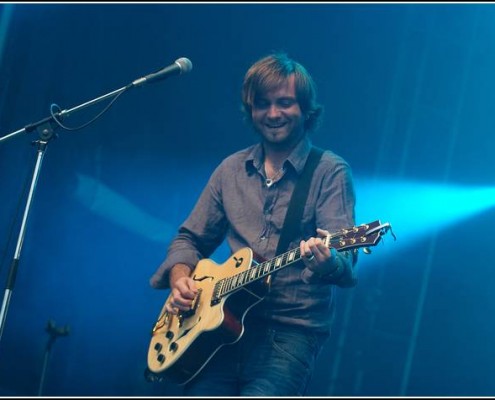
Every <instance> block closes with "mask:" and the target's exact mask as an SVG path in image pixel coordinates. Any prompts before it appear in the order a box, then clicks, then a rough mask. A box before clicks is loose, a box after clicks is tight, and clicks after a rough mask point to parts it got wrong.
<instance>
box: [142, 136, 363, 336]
mask: <svg viewBox="0 0 495 400" xmlns="http://www.w3.org/2000/svg"><path fill="white" fill-rule="evenodd" d="M310 149H311V141H310V140H309V139H308V138H307V137H305V138H304V139H303V140H301V142H300V143H299V144H298V145H297V146H296V148H295V149H294V150H293V152H292V153H291V154H290V156H289V157H288V159H287V160H286V162H285V164H284V170H285V172H284V174H283V175H282V177H281V178H280V179H279V180H278V181H277V182H275V183H273V184H272V185H270V186H267V184H266V176H265V172H264V163H263V160H264V154H263V148H262V146H261V144H256V145H253V146H250V147H248V148H246V149H244V150H241V151H238V152H236V153H234V154H232V155H231V156H229V157H227V158H226V159H225V160H223V162H221V164H220V165H219V166H218V167H217V168H216V169H215V171H214V172H213V174H212V175H211V177H210V179H209V181H208V183H207V185H206V187H205V188H204V190H203V192H202V193H201V196H200V198H199V200H198V202H197V203H196V205H195V207H194V209H193V210H192V212H191V214H190V215H189V217H188V218H187V219H186V221H185V222H184V223H183V224H182V225H181V227H180V228H179V233H178V234H177V236H176V237H175V239H174V240H173V241H172V243H171V244H170V246H169V248H168V254H167V258H166V259H165V261H164V262H163V263H162V264H161V265H160V267H159V268H158V270H157V271H156V272H155V274H154V275H153V277H152V278H151V284H152V286H153V287H155V288H166V287H168V285H169V283H168V277H169V272H170V269H171V268H172V267H173V266H174V265H175V264H177V263H184V264H188V265H189V266H191V267H194V266H195V265H196V264H197V263H198V261H199V260H200V259H202V258H207V257H209V256H210V255H211V254H212V253H213V252H214V251H215V249H216V248H217V247H218V246H219V245H220V244H221V243H222V242H223V240H224V239H226V240H227V243H228V245H229V247H230V249H231V251H232V253H234V252H236V251H237V250H239V249H240V248H243V247H250V248H251V249H252V250H253V252H254V254H255V255H258V256H260V257H263V259H264V260H268V259H271V258H273V257H275V256H277V254H275V252H276V248H277V244H278V240H279V237H280V233H281V230H282V227H283V224H284V219H285V215H286V211H287V208H288V205H289V201H290V198H291V195H292V192H293V190H294V187H295V184H296V182H297V178H298V176H299V175H300V174H301V172H302V170H303V167H304V164H305V162H306V159H307V157H308V155H309V152H310ZM354 207H355V192H354V186H353V181H352V174H351V170H350V167H349V165H348V164H347V163H346V161H345V160H343V159H342V158H341V157H339V156H338V155H336V154H335V153H333V152H331V151H329V150H326V151H325V152H324V153H323V155H322V157H321V160H320V161H319V164H318V165H317V167H316V169H315V171H314V174H313V178H312V182H311V185H310V189H309V192H308V194H307V201H306V205H305V208H304V212H303V216H302V221H301V226H302V232H303V237H302V238H301V237H300V238H296V239H295V240H293V241H292V243H291V245H290V247H289V249H292V248H296V247H298V246H299V242H300V240H301V239H308V238H309V237H311V236H316V228H317V227H318V228H322V229H326V230H328V231H330V232H331V233H332V232H335V231H337V230H339V229H342V228H349V227H352V226H353V225H354V223H355V222H354ZM289 249H288V250H289ZM332 253H333V256H334V257H333V260H334V261H333V262H334V263H335V265H336V266H337V265H340V267H341V268H343V271H344V273H343V274H339V278H338V279H337V280H335V279H334V280H328V279H324V278H321V277H320V276H319V275H318V274H314V273H313V272H311V271H310V270H309V269H307V268H306V267H305V266H304V264H303V263H302V262H300V261H299V262H296V263H293V264H291V265H289V266H287V268H284V269H281V270H278V271H276V272H274V273H273V274H272V275H271V289H270V292H269V293H268V295H267V296H266V297H265V299H264V300H263V301H262V302H261V303H260V304H258V305H257V306H255V307H253V309H252V310H250V312H249V313H250V314H254V315H255V316H256V315H257V316H259V317H261V318H267V319H270V320H273V321H276V322H280V323H286V324H291V325H296V326H301V327H308V328H313V329H315V330H316V331H324V332H328V331H329V329H330V324H331V321H332V317H333V309H334V305H333V301H332V300H333V288H334V286H335V285H338V286H342V287H350V286H354V285H355V284H356V282H357V279H356V274H355V271H354V265H355V263H356V258H357V256H356V254H355V253H354V252H353V251H340V252H337V251H335V249H332ZM263 259H262V260H260V261H263Z"/></svg>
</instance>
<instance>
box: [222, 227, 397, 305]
mask: <svg viewBox="0 0 495 400" xmlns="http://www.w3.org/2000/svg"><path fill="white" fill-rule="evenodd" d="M390 228H391V226H390V224H389V223H388V222H386V223H384V224H382V223H381V222H380V220H376V221H373V222H371V223H368V224H362V225H359V226H354V227H352V228H347V229H341V230H340V231H337V232H335V233H331V234H329V235H327V236H326V237H325V238H323V243H324V244H325V246H326V247H327V248H334V249H336V250H337V251H342V250H347V249H352V248H358V247H367V246H370V245H371V246H374V245H376V243H378V241H379V240H380V237H381V236H382V235H383V234H385V233H386V232H387V231H388V230H389V229H390ZM394 238H395V236H394ZM300 259H301V250H300V248H299V247H297V248H295V249H292V250H289V251H287V252H286V253H283V254H280V255H279V256H277V257H275V258H272V259H271V260H268V261H264V262H262V263H261V264H256V265H253V266H252V267H251V268H249V269H247V270H245V271H242V272H239V273H238V274H235V275H233V276H230V277H228V278H224V279H221V280H219V281H218V282H217V283H216V284H215V288H214V299H213V303H216V302H219V301H220V299H221V297H223V296H225V295H228V294H230V293H232V292H234V291H236V290H238V289H240V288H241V287H243V286H246V285H248V284H250V283H252V282H254V281H257V280H259V279H262V278H264V277H265V276H267V275H270V274H272V273H273V272H275V271H278V270H281V269H283V268H285V267H287V266H289V265H291V264H293V263H295V262H296V261H299V260H300Z"/></svg>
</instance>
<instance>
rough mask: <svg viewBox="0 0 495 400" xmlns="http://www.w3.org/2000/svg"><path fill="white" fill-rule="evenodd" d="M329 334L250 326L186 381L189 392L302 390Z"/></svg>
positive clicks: (238, 393)
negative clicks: (235, 340)
mask: <svg viewBox="0 0 495 400" xmlns="http://www.w3.org/2000/svg"><path fill="white" fill-rule="evenodd" d="M327 337H328V335H327V334H320V333H315V332H311V331H307V330H302V329H297V328H293V327H285V326H280V325H277V326H268V327H266V326H259V325H257V324H251V325H250V326H246V329H245V331H244V334H243V336H242V337H241V339H240V340H239V341H238V342H236V343H234V344H229V345H225V346H222V347H221V348H220V350H218V351H217V352H216V353H215V355H214V356H213V357H212V358H211V359H210V361H209V362H208V363H207V364H206V366H205V367H204V368H203V369H202V370H201V372H200V373H199V374H198V375H197V376H195V377H194V378H193V379H192V380H191V381H190V382H188V383H187V384H186V385H185V386H184V394H185V395H186V396H303V395H304V394H305V392H306V388H307V385H308V383H309V381H310V378H311V375H312V373H313V368H314V365H315V360H316V357H317V355H318V353H319V352H320V349H321V346H322V345H323V343H324V341H325V340H326V338H327Z"/></svg>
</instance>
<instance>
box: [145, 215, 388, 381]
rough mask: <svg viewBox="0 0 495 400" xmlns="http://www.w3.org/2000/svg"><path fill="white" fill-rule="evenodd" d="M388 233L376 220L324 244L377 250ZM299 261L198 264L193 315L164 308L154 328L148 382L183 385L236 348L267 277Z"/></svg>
mask: <svg viewBox="0 0 495 400" xmlns="http://www.w3.org/2000/svg"><path fill="white" fill-rule="evenodd" d="M390 228H391V226H390V224H389V223H383V224H382V223H381V222H380V221H379V220H377V221H374V222H371V223H369V224H362V225H359V226H355V227H352V228H348V229H342V230H340V231H338V232H335V233H331V234H330V235H328V236H326V237H325V238H323V241H324V243H325V245H326V246H327V247H328V248H334V249H336V250H337V251H342V250H348V249H357V248H361V247H362V248H364V250H365V252H369V251H368V250H369V249H368V247H369V246H374V245H376V244H377V243H378V242H379V241H380V238H381V236H383V235H384V234H385V233H386V232H387V231H388V230H389V229H390ZM300 259H301V253H300V249H299V247H298V248H295V249H292V250H290V251H288V252H286V253H283V254H281V255H279V256H277V257H275V258H273V259H271V260H267V261H265V262H262V263H257V262H256V261H255V260H253V252H252V250H251V249H250V248H248V247H245V248H242V249H240V250H238V251H237V252H235V253H234V254H233V255H232V256H231V257H230V258H228V259H227V261H226V262H225V263H223V264H221V265H218V264H216V263H215V262H213V261H212V260H210V259H203V260H201V261H199V263H198V265H197V266H196V268H195V269H194V271H193V273H192V275H191V277H192V279H194V281H195V283H196V287H197V289H198V293H197V295H196V297H195V299H194V300H193V304H192V306H191V309H190V310H188V311H186V312H184V311H181V312H179V313H178V314H177V315H174V314H171V313H169V312H167V311H166V309H165V304H167V302H169V301H170V296H169V297H168V298H167V300H166V302H165V304H164V305H163V308H162V311H161V313H160V315H159V317H158V319H157V321H156V323H155V325H154V327H153V330H152V334H151V343H150V345H149V349H148V368H147V370H146V374H147V378H148V379H149V380H162V379H164V378H169V379H171V380H172V381H174V382H175V383H178V384H185V383H187V382H189V381H190V380H191V379H193V378H194V377H195V376H196V375H197V374H198V373H199V372H200V371H201V370H202V369H203V367H204V366H205V365H206V364H207V363H208V361H209V360H210V359H211V357H213V355H214V354H215V353H216V352H217V351H218V350H219V349H220V348H221V347H222V346H224V345H228V344H233V343H235V342H237V341H238V340H239V339H240V338H241V336H242V334H243V332H244V326H243V320H244V317H245V315H246V314H247V312H248V311H249V310H250V309H251V308H252V307H253V306H254V305H256V304H257V303H259V302H260V301H261V300H263V298H264V296H265V295H266V293H267V291H268V290H269V278H270V274H272V273H273V272H276V271H278V270H280V269H282V268H285V267H287V266H289V265H291V264H293V263H294V262H296V261H298V260H300Z"/></svg>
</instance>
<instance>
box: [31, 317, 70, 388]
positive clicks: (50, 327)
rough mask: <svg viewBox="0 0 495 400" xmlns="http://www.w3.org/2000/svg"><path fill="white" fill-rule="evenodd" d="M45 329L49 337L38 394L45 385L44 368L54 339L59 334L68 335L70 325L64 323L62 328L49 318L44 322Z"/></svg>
mask: <svg viewBox="0 0 495 400" xmlns="http://www.w3.org/2000/svg"><path fill="white" fill-rule="evenodd" d="M45 330H46V331H47V332H48V334H49V335H50V337H49V338H48V341H47V343H46V347H45V356H44V357H43V367H42V368H41V377H40V384H39V386H38V396H41V394H42V393H43V388H44V386H45V375H46V368H47V365H48V360H49V357H50V352H51V351H52V347H53V344H54V343H55V339H57V338H58V337H60V336H68V335H69V332H70V327H69V326H68V325H65V326H64V327H63V328H57V327H56V326H55V323H54V322H53V321H52V320H49V321H48V322H47V324H46V328H45Z"/></svg>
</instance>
